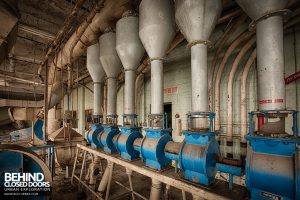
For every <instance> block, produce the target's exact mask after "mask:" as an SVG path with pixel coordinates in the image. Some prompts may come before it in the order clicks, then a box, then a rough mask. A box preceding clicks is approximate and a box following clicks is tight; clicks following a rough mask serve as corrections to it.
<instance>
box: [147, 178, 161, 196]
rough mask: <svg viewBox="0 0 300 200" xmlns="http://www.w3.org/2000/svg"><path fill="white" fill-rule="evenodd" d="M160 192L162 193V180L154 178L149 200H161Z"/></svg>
mask: <svg viewBox="0 0 300 200" xmlns="http://www.w3.org/2000/svg"><path fill="white" fill-rule="evenodd" d="M160 193H161V182H160V181H158V180H156V179H152V185H151V192H150V198H149V200H159V199H160Z"/></svg>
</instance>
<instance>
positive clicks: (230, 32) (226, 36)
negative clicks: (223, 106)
mask: <svg viewBox="0 0 300 200" xmlns="http://www.w3.org/2000/svg"><path fill="white" fill-rule="evenodd" d="M246 17H247V16H246V15H242V16H241V17H239V19H238V20H237V22H236V23H235V24H234V25H232V26H230V27H229V28H228V29H227V30H226V31H225V32H224V33H223V36H222V38H221V39H220V41H219V42H218V46H217V48H216V51H215V53H214V57H213V60H212V62H211V64H210V71H209V78H208V96H209V98H208V99H209V107H210V110H211V111H213V110H214V108H213V107H214V104H213V88H214V86H213V84H214V83H213V80H214V74H215V69H216V65H217V61H218V58H219V56H220V53H221V51H222V50H223V48H224V46H225V44H226V42H227V41H228V39H229V38H230V37H231V36H232V35H233V34H234V33H235V32H236V31H237V29H238V27H240V25H241V24H242V23H244V21H245V19H246Z"/></svg>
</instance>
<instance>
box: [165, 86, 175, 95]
mask: <svg viewBox="0 0 300 200" xmlns="http://www.w3.org/2000/svg"><path fill="white" fill-rule="evenodd" d="M164 94H177V86H174V87H167V88H164Z"/></svg>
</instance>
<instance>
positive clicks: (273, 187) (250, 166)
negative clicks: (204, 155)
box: [246, 111, 300, 200]
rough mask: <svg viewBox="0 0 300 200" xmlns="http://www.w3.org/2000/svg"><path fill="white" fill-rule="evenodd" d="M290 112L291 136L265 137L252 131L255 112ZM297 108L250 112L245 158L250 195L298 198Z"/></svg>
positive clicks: (254, 197) (270, 197)
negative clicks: (291, 118) (248, 144)
mask: <svg viewBox="0 0 300 200" xmlns="http://www.w3.org/2000/svg"><path fill="white" fill-rule="evenodd" d="M274 113H275V114H277V115H278V114H288V113H293V118H294V120H293V128H292V129H293V132H294V136H288V135H285V137H266V136H264V135H261V134H257V133H255V132H254V117H253V116H254V115H259V116H261V117H267V118H268V117H269V116H272V117H273V116H274ZM297 114H298V112H297V111H263V112H262V111H261V112H251V113H250V134H249V135H247V136H246V139H247V140H248V141H249V142H250V147H249V148H248V152H247V158H246V184H247V189H248V190H249V191H250V192H251V198H252V199H260V200H267V199H287V200H291V199H300V184H299V180H300V165H299V164H300V163H299V160H300V159H299V149H298V147H297V146H298V145H299V144H300V140H299V138H298V136H297V134H298V124H297V123H298V117H297Z"/></svg>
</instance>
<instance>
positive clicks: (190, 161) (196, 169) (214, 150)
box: [179, 131, 219, 185]
mask: <svg viewBox="0 0 300 200" xmlns="http://www.w3.org/2000/svg"><path fill="white" fill-rule="evenodd" d="M183 134H184V135H185V142H184V144H183V145H182V148H181V150H180V158H179V163H180V167H181V168H182V170H183V171H184V178H185V179H188V180H190V181H193V182H196V183H201V184H204V185H209V184H210V183H212V182H213V181H214V179H215V175H216V173H217V169H216V163H217V160H218V157H219V144H218V142H217V141H216V140H215V134H213V133H207V134H204V133H201V134H199V133H194V132H189V131H184V132H183Z"/></svg>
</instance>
